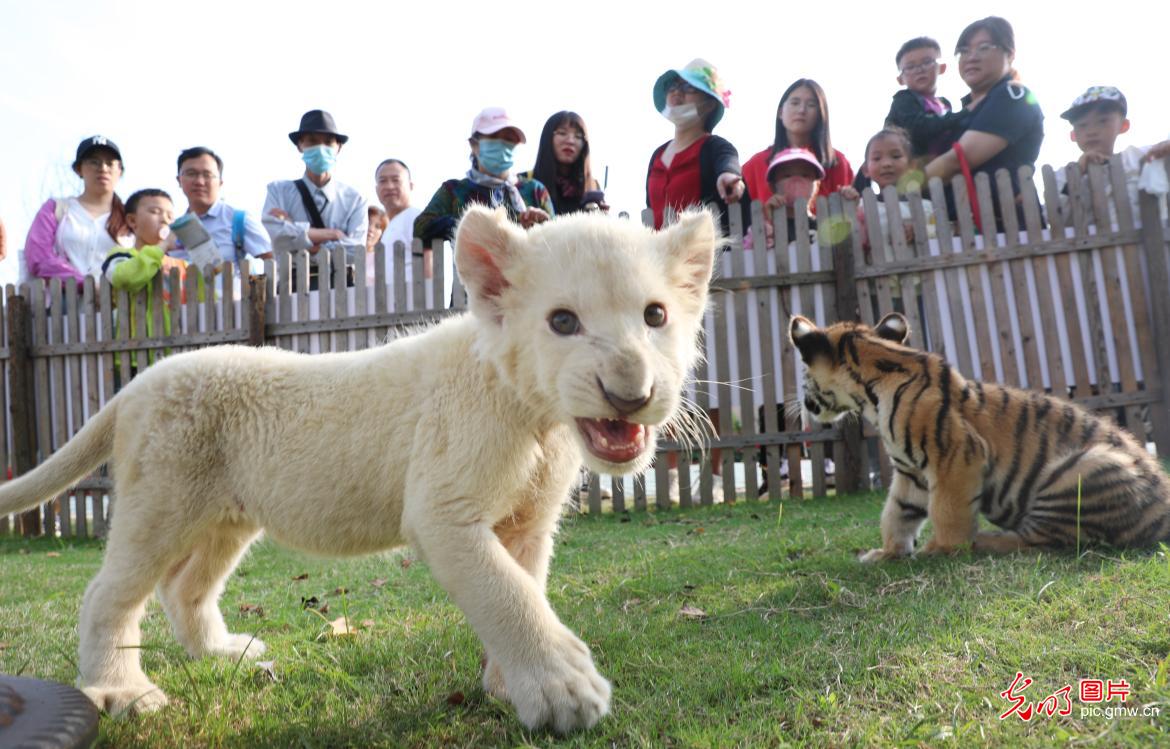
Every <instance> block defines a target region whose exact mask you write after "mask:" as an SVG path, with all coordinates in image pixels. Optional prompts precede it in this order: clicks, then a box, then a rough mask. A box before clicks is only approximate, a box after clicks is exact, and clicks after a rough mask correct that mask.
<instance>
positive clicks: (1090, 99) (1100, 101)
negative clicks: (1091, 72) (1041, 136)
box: [1060, 86, 1129, 122]
mask: <svg viewBox="0 0 1170 749" xmlns="http://www.w3.org/2000/svg"><path fill="white" fill-rule="evenodd" d="M1098 106H1111V107H1113V108H1115V109H1119V110H1121V116H1122V117H1125V116H1126V113H1127V112H1128V111H1129V104H1128V103H1126V101H1125V94H1123V93H1121V89H1119V88H1117V87H1116V86H1089V88H1087V89H1085V93H1083V94H1081V95H1080V96H1078V97H1077V98H1075V99H1073V103H1072V106H1071V107H1069V108H1068V109H1067V110H1065V112H1064V113H1063V114H1061V115H1060V116H1061V118H1062V119H1066V120H1068V121H1069V122H1072V121H1073V120H1075V119H1076V118H1077V117H1080V116H1081V115H1082V114H1084V113H1085V112H1087V111H1088V110H1090V109H1092V108H1093V107H1098Z"/></svg>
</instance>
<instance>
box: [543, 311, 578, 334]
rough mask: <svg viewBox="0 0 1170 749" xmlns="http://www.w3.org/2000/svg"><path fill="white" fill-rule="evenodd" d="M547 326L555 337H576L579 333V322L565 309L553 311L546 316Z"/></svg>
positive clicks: (575, 316)
mask: <svg viewBox="0 0 1170 749" xmlns="http://www.w3.org/2000/svg"><path fill="white" fill-rule="evenodd" d="M548 326H549V327H550V328H552V330H553V332H554V333H556V334H557V335H577V334H578V333H580V332H581V321H580V320H578V319H577V315H575V314H573V313H572V312H570V311H569V310H567V309H555V310H553V313H552V314H551V315H549V316H548Z"/></svg>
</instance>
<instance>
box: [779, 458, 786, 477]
mask: <svg viewBox="0 0 1170 749" xmlns="http://www.w3.org/2000/svg"><path fill="white" fill-rule="evenodd" d="M780 478H782V479H786V478H788V458H787V457H785V458H783V459H782V460H781V461H780Z"/></svg>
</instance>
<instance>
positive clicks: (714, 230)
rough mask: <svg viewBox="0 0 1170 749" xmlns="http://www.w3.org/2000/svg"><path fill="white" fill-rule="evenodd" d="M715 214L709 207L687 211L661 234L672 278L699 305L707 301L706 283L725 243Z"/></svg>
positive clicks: (709, 280)
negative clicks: (719, 250) (716, 252)
mask: <svg viewBox="0 0 1170 749" xmlns="http://www.w3.org/2000/svg"><path fill="white" fill-rule="evenodd" d="M715 222H716V219H715V217H714V216H713V215H712V214H711V213H710V212H709V211H707V210H704V209H693V210H687V211H684V212H683V213H682V214H681V215H680V216H679V217H678V221H677V222H676V223H674V224H672V225H671V226H669V227H667V228H666V229H663V230H662V231H661V232H660V234H659V236H660V237H661V238H662V240H663V243H662V247H663V248H664V250H665V253H666V262H667V268H668V269H669V270H668V272H669V274H670V281H671V282H672V283H673V284H674V285H675V286H676V287H678V288H679V289H680V290H682V291H683V292H684V293H685V294H687V295H689V296H690V297H691V298H692V299H693V300H694V301H695V303H696V305H697V306H698V308H700V309H701V308H702V307H703V306H704V305H706V303H707V285H708V284H709V283H710V282H711V269H712V268H713V266H714V264H715V250H716V248H718V247H722V246H723V244H724V240H723V237H721V236H720V234H719V229H718V224H716V223H715Z"/></svg>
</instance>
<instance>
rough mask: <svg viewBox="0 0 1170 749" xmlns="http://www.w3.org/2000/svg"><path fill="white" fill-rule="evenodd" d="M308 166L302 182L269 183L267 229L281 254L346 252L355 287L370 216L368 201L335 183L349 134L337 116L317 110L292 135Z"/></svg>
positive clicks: (311, 282) (314, 280)
mask: <svg viewBox="0 0 1170 749" xmlns="http://www.w3.org/2000/svg"><path fill="white" fill-rule="evenodd" d="M288 137H289V140H291V141H292V142H293V144H294V145H296V147H297V150H298V151H300V153H301V159H302V161H304V162H305V174H304V176H303V177H301V178H300V179H297V180H281V181H278V182H270V183H269V184H268V197H267V198H266V199H265V201H264V228H266V229H267V230H268V234H269V236H271V237H272V249H273V250H274V251H275V252H276V253H277V254H279V253H282V252H300V251H301V250H308V251H309V252H310V253H312V254H314V255H315V254H316V253H317V252H318V251H319V250H320V249H321V248H323V247H324V248H327V249H329V250H332V251H335V250H339V249H344V250H345V261H346V264H347V265H348V266H350V268H349V270H350V271H351V272H350V273H348V274H347V276H348V279H347V285H352V283H353V281H352V277H353V274H352V265H353V263H354V262H355V258H360V257H361V253H362V252H364V251H365V246H366V229H367V226H368V223H369V216H368V214H367V212H366V199H365V198H364V197H362V194H361V193H360V192H359V191H358V190H356V189H355V188H353V187H350V186H349V185H345V184H342V183H340V182H337V181H336V180H334V179H333V174H332V171H333V167H334V165H335V164H336V163H337V155H338V153H339V152H340V151H341V147H342V146H343V145H345V143H346V141H348V140H349V136H348V135H343V134H342V133H340V132H338V130H337V125H336V124H335V123H334V121H333V116H332V115H331V114H329V113H328V112H325V111H322V110H320V109H314V110H311V111H309V112H305V114H304V115H303V116H302V117H301V125H300V127H299V128H298V129H297V130H294V131H293V132H291V133H289V134H288ZM309 276H310V278H309V288H310V289H316V288H317V273H316V264H315V263H314V264H312V266H311V268H310V274H309Z"/></svg>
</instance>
